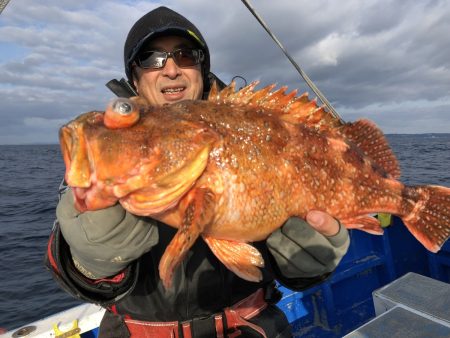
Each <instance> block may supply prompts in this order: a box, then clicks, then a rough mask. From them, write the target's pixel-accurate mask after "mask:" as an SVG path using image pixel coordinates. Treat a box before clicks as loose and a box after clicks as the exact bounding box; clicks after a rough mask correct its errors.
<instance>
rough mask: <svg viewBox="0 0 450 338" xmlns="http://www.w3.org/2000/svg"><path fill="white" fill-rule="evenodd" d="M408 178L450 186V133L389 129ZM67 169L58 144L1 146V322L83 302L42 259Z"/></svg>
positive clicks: (7, 324)
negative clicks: (63, 286)
mask: <svg viewBox="0 0 450 338" xmlns="http://www.w3.org/2000/svg"><path fill="white" fill-rule="evenodd" d="M388 139H389V141H390V143H391V146H392V148H393V150H394V152H395V153H396V155H397V157H398V159H399V161H400V164H401V167H402V181H403V182H404V183H407V184H438V185H445V186H448V187H450V169H449V168H450V134H425V135H388ZM63 174H64V164H63V161H62V157H61V154H60V150H59V146H58V145H30V146H0V175H1V176H0V177H1V179H0V196H1V198H0V328H2V327H3V328H6V329H8V330H11V329H14V328H17V327H20V326H23V325H25V324H28V323H30V322H32V321H35V320H38V319H40V318H43V317H45V316H48V315H51V314H53V313H56V312H58V311H61V310H64V309H67V308H70V307H72V306H75V305H77V304H79V302H78V301H76V300H74V299H73V298H72V297H70V296H69V295H67V294H66V293H65V292H63V291H61V290H60V289H59V287H58V286H57V284H56V282H55V281H54V280H53V279H52V277H51V275H50V272H48V271H47V270H46V269H45V267H44V264H43V258H44V254H45V251H46V245H47V239H48V236H49V233H50V230H51V227H52V224H53V220H54V217H55V206H56V202H57V189H58V186H59V183H60V182H61V178H62V176H63Z"/></svg>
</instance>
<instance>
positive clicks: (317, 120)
mask: <svg viewBox="0 0 450 338" xmlns="http://www.w3.org/2000/svg"><path fill="white" fill-rule="evenodd" d="M258 83H259V82H258V81H254V82H252V83H251V84H249V85H248V86H246V87H244V88H242V89H240V90H238V91H237V92H236V91H235V83H234V81H233V82H231V84H230V85H229V86H227V87H225V88H224V89H222V90H221V91H219V90H218V88H217V85H216V84H215V83H214V84H213V86H212V88H211V91H210V92H209V96H208V101H212V102H216V103H219V104H227V103H228V104H236V105H248V106H254V107H257V108H263V109H267V110H270V112H271V113H276V114H278V115H279V116H280V118H281V119H282V120H284V121H287V122H290V123H293V124H300V123H301V124H305V125H307V126H308V127H314V128H316V129H319V130H327V129H332V128H337V127H340V126H342V124H343V123H342V122H341V121H340V120H339V119H337V118H335V117H334V116H333V115H332V114H330V113H329V112H327V111H326V110H325V108H324V107H319V106H317V102H316V100H310V99H309V98H308V95H307V94H306V93H304V94H302V95H300V96H296V95H297V90H293V91H291V92H290V93H288V94H286V93H285V92H286V90H287V87H286V86H283V87H281V88H279V89H278V90H275V91H273V89H274V88H275V86H276V85H275V84H271V85H268V86H266V87H264V88H262V89H260V90H256V91H255V90H254V89H255V87H256V86H257V85H258Z"/></svg>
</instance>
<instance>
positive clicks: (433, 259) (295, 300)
mask: <svg viewBox="0 0 450 338" xmlns="http://www.w3.org/2000/svg"><path fill="white" fill-rule="evenodd" d="M350 235H351V244H350V248H349V250H348V252H347V254H346V256H345V257H344V258H343V260H342V261H341V263H340V265H339V266H338V268H337V269H336V271H335V273H334V274H333V275H332V276H331V277H330V278H329V279H328V280H327V281H325V282H324V283H322V284H320V285H319V286H316V287H314V288H311V289H308V290H306V291H304V292H294V291H291V290H288V289H285V288H281V289H282V291H283V292H284V297H283V299H282V300H281V301H280V302H279V304H278V305H279V307H280V308H281V309H282V310H283V311H285V313H286V314H287V317H288V319H289V322H290V323H291V325H292V327H293V333H294V335H297V336H301V337H330V338H335V337H342V336H343V335H345V334H346V333H348V332H350V331H352V330H354V329H356V328H357V327H359V326H361V325H362V324H364V323H366V322H367V321H369V320H370V319H372V318H373V317H374V316H375V311H374V307H373V300H372V292H373V291H374V290H376V289H378V288H380V287H382V286H384V285H386V284H388V283H390V282H391V281H393V280H394V279H396V278H398V277H401V276H402V275H404V274H405V273H407V272H416V273H419V274H422V275H426V276H430V275H431V277H434V278H436V279H439V280H443V281H446V280H448V279H449V278H450V243H447V244H446V245H445V246H444V247H443V250H441V251H440V252H439V253H438V254H431V253H428V251H427V250H426V249H425V248H424V247H423V246H422V245H421V244H420V243H419V242H418V241H417V240H416V239H415V238H414V237H413V236H412V235H411V234H410V233H409V231H408V230H407V229H406V227H405V226H404V225H403V223H402V222H401V220H400V219H399V218H396V217H394V218H393V225H392V226H390V227H388V228H386V229H385V234H384V235H383V236H376V235H370V234H367V233H364V232H361V231H358V230H353V231H351V232H350ZM433 273H434V274H435V276H433Z"/></svg>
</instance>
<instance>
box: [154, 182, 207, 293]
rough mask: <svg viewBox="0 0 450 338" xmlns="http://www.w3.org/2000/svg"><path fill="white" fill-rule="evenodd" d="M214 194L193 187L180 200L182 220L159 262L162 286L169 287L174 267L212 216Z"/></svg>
mask: <svg viewBox="0 0 450 338" xmlns="http://www.w3.org/2000/svg"><path fill="white" fill-rule="evenodd" d="M214 205H215V201H214V194H213V193H212V192H211V191H210V190H209V189H201V188H198V189H193V190H191V191H190V192H189V193H188V194H187V195H186V197H185V198H184V199H183V201H181V208H182V209H181V212H182V214H183V222H182V224H181V226H180V227H179V229H178V231H177V233H176V234H175V236H174V237H173V238H172V241H171V242H170V243H169V245H168V246H167V248H166V251H165V252H164V254H163V256H162V257H161V261H160V262H159V276H160V278H161V280H162V283H163V285H164V287H165V288H166V290H167V289H169V288H170V286H171V284H172V277H173V273H174V271H175V269H176V267H177V266H178V265H179V264H180V263H181V261H182V260H183V259H184V257H185V256H186V254H187V252H188V251H189V249H190V248H191V247H192V245H193V244H194V243H195V241H196V240H197V238H198V236H199V235H200V234H201V233H202V231H203V229H204V228H205V226H206V225H207V224H209V223H210V222H211V221H212V218H213V216H214Z"/></svg>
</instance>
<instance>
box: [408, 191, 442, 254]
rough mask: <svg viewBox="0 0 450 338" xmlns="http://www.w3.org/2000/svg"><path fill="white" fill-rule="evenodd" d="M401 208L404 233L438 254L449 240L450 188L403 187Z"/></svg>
mask: <svg viewBox="0 0 450 338" xmlns="http://www.w3.org/2000/svg"><path fill="white" fill-rule="evenodd" d="M402 206H403V209H404V211H403V213H402V214H403V215H402V216H401V218H402V221H403V223H405V225H406V227H407V228H408V230H409V231H410V232H411V233H412V234H413V235H414V237H416V238H417V240H419V242H421V243H422V244H423V245H424V246H425V247H426V248H427V249H428V250H430V251H432V252H437V251H439V249H440V248H441V247H442V245H443V244H444V243H445V241H447V239H448V238H449V237H450V188H446V187H441V186H416V187H405V188H404V190H403V202H402Z"/></svg>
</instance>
